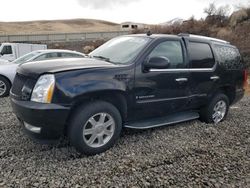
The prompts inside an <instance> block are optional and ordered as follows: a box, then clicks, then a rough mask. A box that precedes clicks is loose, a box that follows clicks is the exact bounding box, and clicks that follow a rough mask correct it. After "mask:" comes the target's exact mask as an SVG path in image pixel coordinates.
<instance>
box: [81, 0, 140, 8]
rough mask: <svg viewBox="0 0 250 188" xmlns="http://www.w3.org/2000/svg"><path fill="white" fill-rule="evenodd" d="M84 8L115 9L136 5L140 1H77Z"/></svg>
mask: <svg viewBox="0 0 250 188" xmlns="http://www.w3.org/2000/svg"><path fill="white" fill-rule="evenodd" d="M77 1H78V3H79V4H80V5H81V6H82V7H89V8H93V9H113V8H116V7H121V6H124V5H128V4H130V3H134V2H137V1H140V0H77Z"/></svg>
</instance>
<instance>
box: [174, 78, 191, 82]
mask: <svg viewBox="0 0 250 188" xmlns="http://www.w3.org/2000/svg"><path fill="white" fill-rule="evenodd" d="M175 81H176V82H187V81H188V79H187V78H176V79H175Z"/></svg>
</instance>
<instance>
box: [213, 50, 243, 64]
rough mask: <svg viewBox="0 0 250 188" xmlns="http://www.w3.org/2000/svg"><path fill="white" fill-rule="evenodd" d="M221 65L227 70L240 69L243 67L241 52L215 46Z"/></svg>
mask: <svg viewBox="0 0 250 188" xmlns="http://www.w3.org/2000/svg"><path fill="white" fill-rule="evenodd" d="M215 50H216V54H217V55H218V58H219V65H220V66H222V67H223V68H225V69H240V68H242V67H243V64H242V63H241V56H240V53H239V50H238V49H237V48H234V47H230V46H222V45H215Z"/></svg>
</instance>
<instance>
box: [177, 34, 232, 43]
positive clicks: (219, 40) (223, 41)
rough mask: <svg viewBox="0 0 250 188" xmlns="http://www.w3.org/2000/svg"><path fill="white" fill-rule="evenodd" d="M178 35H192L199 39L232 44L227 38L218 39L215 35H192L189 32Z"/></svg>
mask: <svg viewBox="0 0 250 188" xmlns="http://www.w3.org/2000/svg"><path fill="white" fill-rule="evenodd" d="M178 36H182V37H192V38H197V39H206V40H210V41H214V42H221V43H226V44H230V42H228V41H225V40H221V39H216V38H213V37H206V36H201V35H192V34H188V33H180V34H178Z"/></svg>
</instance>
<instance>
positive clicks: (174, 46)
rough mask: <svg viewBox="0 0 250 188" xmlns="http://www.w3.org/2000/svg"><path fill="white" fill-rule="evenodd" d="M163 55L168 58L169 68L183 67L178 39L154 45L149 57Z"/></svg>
mask: <svg viewBox="0 0 250 188" xmlns="http://www.w3.org/2000/svg"><path fill="white" fill-rule="evenodd" d="M159 56H164V57H167V58H168V59H169V60H170V68H184V67H185V63H184V61H183V53H182V46H181V42H180V41H165V42H162V43H160V44H159V45H158V46H156V47H155V48H154V49H153V51H152V52H151V53H150V55H149V58H151V57H159Z"/></svg>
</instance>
